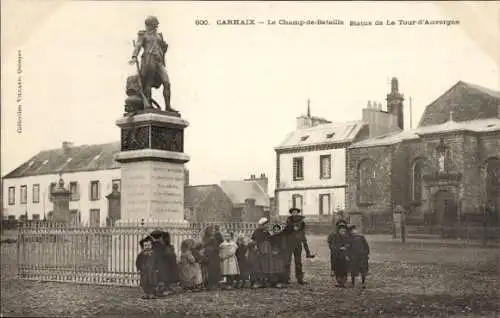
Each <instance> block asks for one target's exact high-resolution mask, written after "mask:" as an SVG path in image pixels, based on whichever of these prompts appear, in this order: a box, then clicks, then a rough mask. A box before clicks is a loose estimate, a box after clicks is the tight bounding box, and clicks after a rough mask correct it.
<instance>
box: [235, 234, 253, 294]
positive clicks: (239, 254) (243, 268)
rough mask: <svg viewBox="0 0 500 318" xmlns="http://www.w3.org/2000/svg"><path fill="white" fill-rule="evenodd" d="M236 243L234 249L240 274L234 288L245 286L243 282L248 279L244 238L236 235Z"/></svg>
mask: <svg viewBox="0 0 500 318" xmlns="http://www.w3.org/2000/svg"><path fill="white" fill-rule="evenodd" d="M236 244H237V245H238V248H237V249H236V259H237V260H238V267H239V269H240V275H239V276H238V282H237V284H236V288H242V287H243V286H245V283H246V282H247V281H249V280H250V277H249V273H248V260H247V250H248V248H247V246H246V245H245V238H244V237H243V236H240V237H238V239H237V240H236Z"/></svg>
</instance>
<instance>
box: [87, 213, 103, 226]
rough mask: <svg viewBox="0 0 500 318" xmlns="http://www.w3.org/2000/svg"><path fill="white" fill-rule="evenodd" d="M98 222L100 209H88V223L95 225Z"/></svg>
mask: <svg viewBox="0 0 500 318" xmlns="http://www.w3.org/2000/svg"><path fill="white" fill-rule="evenodd" d="M100 224H101V210H99V209H91V210H90V219H89V225H90V226H95V227H97V226H99V225H100Z"/></svg>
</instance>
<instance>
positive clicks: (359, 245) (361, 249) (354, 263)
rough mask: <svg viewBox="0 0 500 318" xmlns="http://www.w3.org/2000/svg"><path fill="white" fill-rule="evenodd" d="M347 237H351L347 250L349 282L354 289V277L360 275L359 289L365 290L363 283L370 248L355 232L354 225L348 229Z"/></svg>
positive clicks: (366, 271)
mask: <svg viewBox="0 0 500 318" xmlns="http://www.w3.org/2000/svg"><path fill="white" fill-rule="evenodd" d="M348 231H349V236H350V237H351V247H350V249H349V271H350V272H351V282H352V286H353V287H354V285H355V283H356V277H357V276H358V275H359V274H361V287H362V288H366V285H365V281H366V275H367V274H368V258H369V254H370V247H369V246H368V242H367V241H366V238H365V237H364V236H363V235H361V234H359V233H358V232H357V230H356V225H351V226H349V227H348Z"/></svg>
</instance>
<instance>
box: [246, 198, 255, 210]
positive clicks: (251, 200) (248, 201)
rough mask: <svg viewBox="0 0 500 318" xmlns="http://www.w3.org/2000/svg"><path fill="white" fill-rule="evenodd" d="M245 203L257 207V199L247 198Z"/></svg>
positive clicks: (250, 206)
mask: <svg viewBox="0 0 500 318" xmlns="http://www.w3.org/2000/svg"><path fill="white" fill-rule="evenodd" d="M245 205H246V206H247V207H249V208H253V207H255V199H251V198H248V199H245Z"/></svg>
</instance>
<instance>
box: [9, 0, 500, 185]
mask: <svg viewBox="0 0 500 318" xmlns="http://www.w3.org/2000/svg"><path fill="white" fill-rule="evenodd" d="M498 6H499V5H498V3H495V2H485V3H481V2H476V3H467V2H461V3H441V4H438V5H436V4H433V3H430V2H412V3H402V2H386V3H384V2H377V3H372V2H347V3H344V2H318V3H301V2H266V3H264V2H244V3H243V2H242V3H237V2H211V3H207V2H187V1H186V2H159V1H158V2H157V1H155V2H147V1H143V2H133V1H127V2H121V3H120V2H112V1H104V2H98V1H72V2H67V1H57V2H55V1H51V0H44V1H26V0H15V1H12V0H10V1H5V2H4V1H2V11H1V14H2V51H1V59H2V81H1V85H2V90H1V92H2V95H1V101H2V104H1V143H2V144H1V152H2V156H1V175H5V174H6V173H8V172H9V171H11V170H12V169H14V168H16V167H17V166H19V165H20V164H22V163H23V162H25V161H26V160H28V159H29V158H31V157H32V156H34V155H35V154H36V153H37V152H39V151H41V150H44V149H53V148H59V147H61V143H62V142H63V141H71V142H73V143H74V144H75V145H83V144H95V143H106V142H113V141H118V140H119V136H120V130H119V128H118V127H117V126H116V125H115V121H116V120H117V119H118V118H120V117H121V116H122V114H123V111H124V108H123V105H124V100H125V98H126V95H125V80H126V77H127V76H128V75H131V74H133V73H134V72H135V69H134V67H133V66H130V65H128V64H127V61H128V59H129V58H130V55H131V52H132V41H133V40H134V39H135V37H136V34H137V31H138V30H140V29H143V28H144V27H143V25H144V19H145V17H146V16H148V15H155V16H157V17H158V19H159V21H160V25H159V29H160V31H161V32H162V33H163V35H164V37H165V39H166V41H167V42H168V44H169V51H168V52H167V57H166V59H167V69H168V72H169V76H170V79H171V82H172V106H173V107H174V108H176V109H178V110H179V111H180V112H181V114H182V117H183V118H185V119H186V120H187V121H189V123H190V126H189V127H188V128H187V129H186V131H185V152H186V153H187V154H188V155H190V156H191V161H190V162H189V163H188V164H187V167H188V169H189V170H190V182H191V183H192V184H213V183H216V184H218V183H220V180H236V179H242V178H247V177H249V176H250V174H257V175H260V174H261V173H265V174H266V175H268V176H269V178H270V192H272V191H273V189H274V182H275V181H274V180H275V160H276V158H275V152H274V147H275V146H277V145H278V144H279V143H280V142H281V141H282V139H283V138H284V137H285V135H286V134H287V133H288V132H290V131H292V130H294V129H295V122H296V117H297V116H299V115H301V114H304V113H305V112H306V107H307V99H310V100H311V112H312V115H314V116H320V117H324V118H327V119H329V120H331V121H334V122H338V121H349V120H359V119H361V110H362V108H363V107H366V104H367V101H368V100H375V101H378V102H382V103H383V104H384V107H385V96H386V94H387V93H388V92H389V90H390V79H391V78H392V77H397V78H398V79H399V87H400V91H401V92H402V93H403V94H404V95H405V97H406V99H407V100H406V101H405V120H406V123H405V126H406V127H409V120H408V118H409V107H408V97H410V96H411V97H412V102H413V103H412V104H413V107H412V110H413V112H412V113H413V127H415V126H416V125H417V124H418V120H419V119H420V116H421V114H422V112H423V110H424V108H425V106H426V105H428V104H429V103H431V102H432V101H433V100H435V99H436V98H437V97H439V96H440V95H441V94H442V93H444V92H445V91H446V90H447V89H449V88H450V87H451V86H453V85H454V84H455V83H456V82H458V81H459V80H463V81H466V82H471V83H475V84H478V85H482V86H486V87H489V88H492V89H496V90H499V87H500V81H499V80H500V77H499V73H498V65H499V59H498V56H500V54H499V53H500V50H499V43H500V41H499V31H498V30H499V28H498V25H499V16H498ZM492 9H495V10H496V11H495V10H492ZM236 18H241V19H256V20H262V21H267V20H268V19H274V20H276V21H278V20H280V19H287V20H294V19H325V20H330V19H341V20H344V22H345V23H346V24H345V25H343V26H340V25H322V26H308V25H304V26H295V25H267V24H262V25H254V26H227V25H217V24H216V21H217V20H218V19H236ZM197 19H200V20H208V21H209V23H210V25H208V26H206V25H205V26H199V25H196V24H195V21H196V20H197ZM376 19H379V20H382V21H384V22H385V21H386V20H397V19H407V20H412V19H415V20H418V19H449V20H457V19H458V20H460V25H451V26H443V25H426V26H418V25H413V26H398V25H396V26H388V25H382V26H364V27H352V26H349V21H350V20H356V21H360V20H364V21H374V20H376ZM19 60H21V68H20V73H18V66H19ZM19 78H20V79H21V80H20V82H21V85H20V86H22V96H21V98H20V99H21V101H20V102H18V101H17V99H18V98H17V97H18V96H17V95H18V88H19V85H18V82H19V81H18V79H19ZM154 96H155V97H156V100H158V101H160V103H161V104H162V102H163V100H162V98H161V96H162V95H161V91H157V92H155V93H154ZM18 104H21V105H22V113H21V119H22V132H21V133H19V132H18V114H17V113H18Z"/></svg>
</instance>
